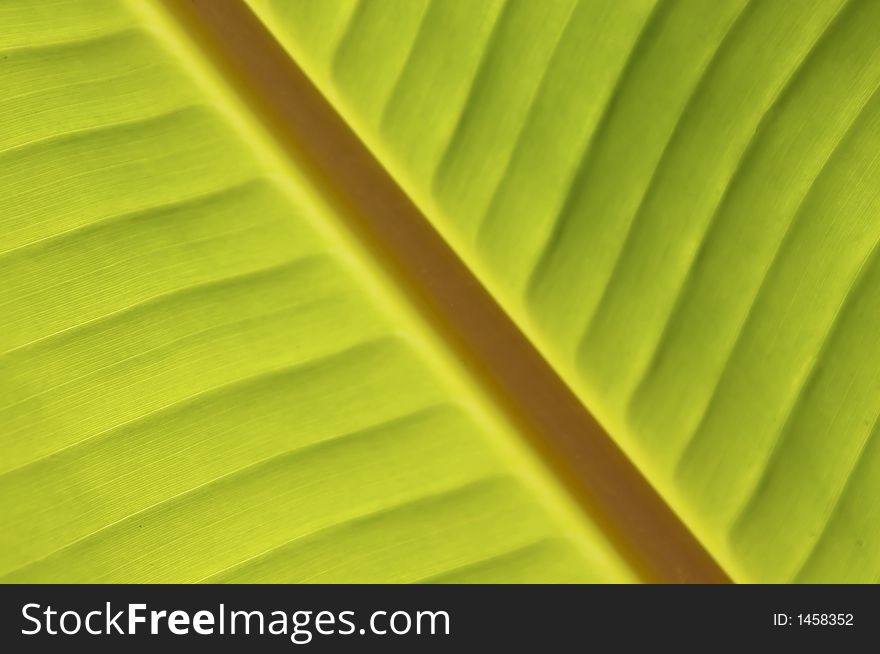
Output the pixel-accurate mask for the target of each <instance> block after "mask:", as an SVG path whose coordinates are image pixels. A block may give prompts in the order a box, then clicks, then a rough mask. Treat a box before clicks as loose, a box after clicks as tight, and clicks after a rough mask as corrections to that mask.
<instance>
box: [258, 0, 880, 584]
mask: <svg viewBox="0 0 880 654" xmlns="http://www.w3.org/2000/svg"><path fill="white" fill-rule="evenodd" d="M251 4H252V5H253V7H254V8H255V10H256V11H257V12H258V14H259V15H260V16H261V18H262V19H263V20H264V21H265V22H266V24H267V25H269V26H270V28H271V29H273V30H274V32H275V34H276V35H277V36H278V38H279V39H280V40H281V41H282V42H283V44H284V45H285V46H286V47H287V48H288V49H289V51H290V53H291V54H292V56H293V57H294V58H295V59H296V60H297V61H298V62H300V63H301V64H302V65H303V66H304V67H305V68H306V70H307V71H308V72H309V74H310V75H311V76H312V78H313V79H314V80H315V82H316V83H317V84H318V85H319V86H320V87H321V88H322V89H323V92H324V93H325V94H326V96H327V97H328V98H329V99H330V100H331V101H332V102H333V103H334V104H335V105H336V106H337V108H338V109H339V110H340V111H341V113H342V114H343V116H344V117H345V118H346V119H347V120H348V121H349V122H350V123H351V124H352V125H354V126H355V127H356V129H357V130H358V131H359V132H360V134H361V135H362V137H363V138H364V139H365V141H366V142H367V143H368V144H369V146H370V147H371V149H372V150H373V151H374V152H375V153H377V155H378V156H379V157H380V159H381V160H382V161H383V163H384V165H385V166H386V167H387V169H388V170H390V171H391V172H392V174H393V175H394V176H395V178H396V179H397V180H398V181H399V183H400V184H401V185H402V186H403V187H404V188H405V189H406V190H407V192H408V193H409V194H410V195H411V196H412V197H413V198H414V199H415V200H416V202H417V203H418V204H419V206H420V207H421V209H422V210H423V212H424V213H425V214H426V215H427V216H428V217H429V218H430V219H432V220H433V221H434V223H435V224H436V226H437V228H438V229H439V230H440V231H441V232H442V233H443V234H444V235H445V236H446V238H447V239H448V240H449V242H450V243H452V244H453V245H454V246H455V247H456V249H457V250H458V252H459V253H460V254H461V255H462V256H463V257H464V258H465V259H466V260H467V261H469V262H470V263H471V264H472V265H473V267H474V270H476V271H477V272H478V273H479V275H480V276H481V278H482V280H483V282H484V283H485V284H486V285H487V287H488V288H489V289H490V290H491V291H493V292H494V293H495V295H496V296H497V297H498V298H500V299H501V300H502V302H503V303H504V305H505V307H506V308H507V310H508V311H509V313H510V315H512V316H513V317H514V318H515V319H516V320H517V322H518V323H519V324H520V326H521V327H522V328H523V329H524V330H525V331H526V332H527V333H528V334H529V335H530V336H531V338H532V339H533V340H534V342H535V343H537V344H538V346H539V347H540V348H541V349H542V351H543V352H544V353H545V355H546V356H547V357H548V358H549V360H550V361H551V362H552V363H553V364H554V365H555V366H556V367H557V369H558V370H559V371H560V372H561V373H562V374H563V376H564V377H565V378H566V380H567V381H568V383H569V384H570V385H571V386H572V388H574V389H575V390H576V391H577V393H578V394H579V396H580V398H581V399H582V401H583V402H584V404H585V405H586V406H588V407H589V408H590V409H591V410H592V411H594V412H595V413H596V415H597V416H598V417H599V418H600V419H601V421H602V422H603V423H604V425H605V427H606V428H607V429H608V431H609V432H610V433H611V434H612V435H613V436H614V437H615V438H616V439H617V440H618V442H619V443H620V444H621V445H622V446H623V447H624V449H625V450H626V451H627V453H628V454H629V455H630V457H631V458H632V459H633V460H634V461H635V462H636V463H637V464H638V466H639V467H640V468H641V469H642V470H643V471H644V472H645V474H646V475H647V476H648V477H649V479H650V480H652V481H653V483H654V484H655V485H656V487H657V488H658V489H659V490H660V491H661V493H662V494H663V495H664V496H665V497H666V499H667V501H668V502H669V503H670V504H671V505H672V506H673V507H674V508H675V509H676V510H677V511H678V512H679V514H680V515H681V516H683V518H684V519H685V521H686V522H687V524H688V525H689V526H690V528H691V529H692V530H693V531H694V532H695V533H696V534H697V535H698V536H699V537H700V538H701V539H702V541H703V542H704V543H705V544H706V545H707V546H708V548H709V550H710V551H711V552H712V553H713V554H714V555H715V556H716V557H717V558H718V559H719V561H720V562H721V563H722V564H723V566H724V567H725V568H726V569H727V570H728V572H730V573H731V574H732V576H733V577H734V578H735V579H738V580H743V581H774V582H780V581H793V580H794V581H837V582H840V581H855V582H873V581H877V580H880V528H878V525H880V516H878V509H877V502H876V499H877V497H878V493H880V449H878V448H880V437H878V435H877V432H878V431H880V427H878V426H877V425H878V420H877V418H878V415H880V384H878V383H877V370H878V364H880V341H878V339H877V338H876V325H877V323H878V318H880V261H878V258H877V256H876V252H877V243H878V239H880V219H878V216H880V205H878V202H880V158H878V157H877V152H878V148H880V96H878V94H877V88H878V84H880V40H878V39H877V25H878V24H880V3H878V2H874V1H872V0H863V1H860V0H851V1H849V2H844V1H843V0H815V1H805V2H798V3H789V2H783V1H782V0H779V1H766V2H758V1H756V0H755V1H752V2H747V1H746V0H723V1H718V2H706V1H705V0H679V1H672V0H659V2H656V3H655V2H651V1H649V0H646V1H639V0H631V1H628V2H616V1H611V0H583V1H582V2H573V1H569V0H557V1H553V2H529V1H518V0H510V1H509V2H504V3H502V2H493V1H490V0H484V1H480V2H455V1H452V0H449V1H444V0H433V1H431V2H427V1H426V2H393V1H390V0H388V1H381V2H380V1H375V2H359V3H354V2H342V1H337V2H323V1H322V2H318V1H316V0H303V1H301V2H282V1H280V0H252V2H251Z"/></svg>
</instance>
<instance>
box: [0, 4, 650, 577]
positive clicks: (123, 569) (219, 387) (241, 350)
mask: <svg viewBox="0 0 880 654" xmlns="http://www.w3.org/2000/svg"><path fill="white" fill-rule="evenodd" d="M302 7H303V8H306V7H307V5H302ZM312 8H314V7H312ZM322 11H323V10H322ZM327 11H334V8H333V7H332V6H330V5H328V9H327ZM316 18H321V19H322V20H323V19H329V16H326V15H325V16H323V18H322V17H321V16H319V15H318V14H316ZM465 18H467V17H465ZM480 29H482V28H480ZM0 88H3V90H4V93H3V94H2V97H0V107H2V109H0V115H2V116H3V120H2V121H0V170H2V172H0V198H2V201H0V207H2V209H0V307H2V309H0V352H2V355H0V455H2V456H0V504H2V509H0V580H2V581H4V582H13V581H17V582H18V581H21V582H46V581H51V582H84V581H88V582H116V581H126V582H165V581H173V582H190V581H199V580H211V581H273V582H289V581H349V582H351V581H383V582H391V581H417V580H433V581H462V580H467V581H630V580H633V579H634V578H635V576H634V573H633V572H632V571H631V570H630V569H629V568H628V566H627V565H626V564H624V563H623V562H622V560H621V558H620V557H619V555H618V553H617V552H616V550H615V549H614V548H613V547H611V546H610V545H609V544H608V542H607V540H606V537H605V535H604V534H603V533H602V532H600V531H599V530H598V529H597V528H596V527H595V526H593V525H592V524H591V523H590V522H589V521H588V520H585V519H584V516H583V515H582V514H581V512H580V510H579V509H578V508H576V507H575V506H574V505H573V502H572V501H571V500H570V499H569V498H568V496H567V494H566V493H565V492H564V491H563V490H562V489H561V487H560V485H559V484H558V482H557V481H556V480H555V479H554V478H553V477H552V476H551V475H550V474H549V473H548V472H547V470H546V469H545V468H544V467H543V465H541V464H539V463H538V462H537V461H535V460H533V457H532V456H531V455H530V453H529V452H527V451H526V449H525V447H524V445H523V444H522V443H521V440H520V437H519V434H517V433H516V431H515V429H514V427H513V426H512V424H511V423H510V422H509V419H508V417H507V416H506V415H505V414H504V413H502V412H501V411H500V410H499V409H498V408H497V407H496V406H495V404H494V403H493V402H492V401H491V400H490V399H489V396H488V395H487V394H486V393H485V391H484V390H483V389H482V388H481V387H479V386H478V385H477V384H475V383H474V381H473V380H472V379H471V378H470V377H469V375H468V374H467V373H466V372H465V368H464V367H463V366H462V365H461V364H459V363H458V362H457V361H456V360H455V358H454V357H452V356H451V355H450V354H449V353H448V352H447V350H446V349H445V346H444V345H443V344H442V343H441V342H440V341H439V339H438V338H437V336H436V334H435V332H434V330H433V328H432V327H431V325H429V324H427V323H426V322H425V321H424V319H423V318H422V317H421V315H420V314H418V313H417V312H415V311H414V310H413V309H412V308H411V307H410V306H408V304H407V302H406V301H405V299H404V296H403V295H402V294H401V292H400V291H399V290H398V289H397V287H396V285H395V284H394V283H393V281H391V280H389V279H388V278H387V277H386V276H385V275H384V273H383V272H381V269H380V267H379V266H378V265H377V264H376V263H375V262H373V261H372V260H370V258H369V257H368V256H366V254H365V252H364V251H363V249H361V248H360V247H359V246H358V245H357V243H356V242H355V241H354V240H353V239H352V238H351V237H350V235H348V234H347V233H346V232H345V230H344V228H343V221H341V220H340V217H339V216H338V215H335V214H334V210H333V209H331V208H330V206H329V205H327V204H326V203H325V202H324V201H323V200H322V198H321V196H320V194H318V193H316V192H315V191H314V190H313V189H312V188H310V186H309V184H308V183H307V182H306V181H305V179H306V176H305V175H304V174H303V171H302V170H300V169H298V168H297V167H296V164H295V163H293V162H291V161H290V160H289V159H287V158H286V157H285V156H284V155H283V154H282V153H281V152H280V150H279V149H278V147H277V145H276V144H275V143H274V142H273V140H272V139H271V137H270V136H269V135H267V134H266V133H265V132H263V131H262V130H261V128H260V126H259V124H258V121H256V119H255V118H254V117H253V116H252V115H250V114H249V113H248V111H247V109H246V108H245V107H244V105H242V104H241V103H240V101H239V100H238V99H237V98H236V96H235V95H234V93H232V92H230V89H229V87H228V85H226V84H225V82H224V80H223V79H222V78H220V76H218V74H217V73H216V72H215V71H214V69H213V68H212V67H211V66H210V65H209V64H208V63H207V62H206V60H205V59H204V58H203V57H201V55H200V54H199V52H198V47H196V45H194V44H193V43H192V42H191V41H190V40H189V39H188V37H187V36H186V35H185V34H184V33H183V32H182V30H181V29H180V28H179V26H178V25H177V24H176V23H175V21H174V20H173V19H172V18H171V16H170V14H168V13H166V12H165V10H164V9H162V8H161V7H159V6H154V5H152V4H147V3H143V2H131V3H123V2H116V1H109V0H108V1H100V2H99V1H92V2H78V1H67V0H51V1H48V2H43V3H37V4H35V3H32V2H25V1H24V0H16V1H14V2H6V3H3V5H2V7H0Z"/></svg>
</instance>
